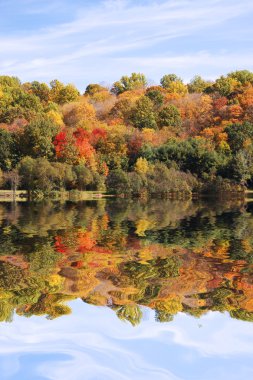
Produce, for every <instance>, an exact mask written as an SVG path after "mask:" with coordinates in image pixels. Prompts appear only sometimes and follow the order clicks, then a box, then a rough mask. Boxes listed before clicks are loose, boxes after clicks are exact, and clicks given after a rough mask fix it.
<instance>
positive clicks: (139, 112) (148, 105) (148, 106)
mask: <svg viewBox="0 0 253 380" xmlns="http://www.w3.org/2000/svg"><path fill="white" fill-rule="evenodd" d="M131 121H132V123H133V125H134V127H136V128H140V129H143V128H153V129H156V128H157V124H156V113H155V112H154V110H153V102H152V101H151V100H150V99H149V98H148V97H146V96H142V97H141V98H140V99H139V100H137V102H136V106H135V107H134V108H133V109H132V115H131Z"/></svg>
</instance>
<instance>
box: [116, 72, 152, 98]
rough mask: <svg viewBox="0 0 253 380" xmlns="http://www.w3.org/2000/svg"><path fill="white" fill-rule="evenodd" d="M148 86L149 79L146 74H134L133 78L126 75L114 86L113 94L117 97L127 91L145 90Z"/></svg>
mask: <svg viewBox="0 0 253 380" xmlns="http://www.w3.org/2000/svg"><path fill="white" fill-rule="evenodd" d="M146 86H147V79H146V77H145V75H144V74H141V73H132V74H131V76H130V77H129V76H127V75H124V76H123V77H121V79H120V80H119V81H118V82H115V83H114V84H113V86H112V90H111V91H112V92H113V93H114V94H116V95H119V94H122V93H123V92H125V91H131V90H138V89H144V88H145V87H146Z"/></svg>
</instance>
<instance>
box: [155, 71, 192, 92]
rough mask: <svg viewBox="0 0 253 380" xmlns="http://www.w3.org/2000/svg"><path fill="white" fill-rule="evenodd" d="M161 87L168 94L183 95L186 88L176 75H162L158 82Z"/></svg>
mask: <svg viewBox="0 0 253 380" xmlns="http://www.w3.org/2000/svg"><path fill="white" fill-rule="evenodd" d="M160 83H161V85H162V87H163V88H164V89H165V90H167V92H169V93H174V94H180V95H185V94H186V93H187V87H186V86H185V85H184V83H183V81H182V79H181V78H179V77H178V76H177V75H176V74H167V75H164V76H163V77H162V79H161V81H160Z"/></svg>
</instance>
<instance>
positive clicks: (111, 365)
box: [0, 300, 253, 380]
mask: <svg viewBox="0 0 253 380" xmlns="http://www.w3.org/2000/svg"><path fill="white" fill-rule="evenodd" d="M70 305H71V307H72V309H73V314H71V315H68V316H64V317H61V318H56V319H54V320H47V319H46V318H45V317H38V316H33V317H31V318H25V317H19V316H18V315H15V316H14V321H13V322H12V323H2V322H1V324H0V329H1V334H0V371H1V372H0V373H1V380H62V379H66V380H83V379H85V380H154V379H156V380H193V379H194V380H200V379H204V380H213V379H215V380H226V379H229V380H240V379H252V378H253V362H252V357H253V329H252V325H251V324H250V323H247V322H242V321H238V320H236V319H232V318H230V317H229V316H228V314H227V313H224V314H222V313H218V312H210V313H208V314H206V315H204V316H202V317H201V318H200V319H195V318H193V317H190V316H187V315H186V314H182V313H179V314H177V315H176V316H175V319H174V321H173V322H169V323H157V322H155V321H154V312H153V311H151V310H149V309H146V308H144V309H143V313H144V320H143V321H142V322H141V324H140V325H138V326H136V327H133V326H131V324H130V323H124V322H123V321H121V320H119V319H118V318H117V316H116V314H115V313H114V312H113V311H112V310H110V309H109V308H106V307H96V306H92V305H88V304H85V303H84V302H82V301H81V300H76V301H74V302H71V303H70Z"/></svg>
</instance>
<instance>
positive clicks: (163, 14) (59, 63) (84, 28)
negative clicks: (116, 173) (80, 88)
mask: <svg viewBox="0 0 253 380" xmlns="http://www.w3.org/2000/svg"><path fill="white" fill-rule="evenodd" d="M57 4H59V2H58V1H57V0H55V1H53V2H52V4H50V3H48V2H46V3H45V5H44V6H43V3H42V2H39V3H38V2H35V5H34V1H32V4H31V5H32V6H30V7H28V5H27V7H25V2H24V10H23V11H24V12H35V13H41V17H42V18H43V12H44V11H45V12H46V11H47V10H48V7H55V8H57V6H58V8H59V5H57ZM67 5H68V6H70V3H69V2H67V1H64V2H63V7H64V6H67ZM40 6H42V7H40ZM72 8H73V9H75V12H74V13H75V15H76V16H75V17H74V19H73V20H70V21H68V22H63V23H61V24H57V25H54V26H53V27H52V26H50V27H47V26H46V22H45V25H44V27H43V28H41V29H39V30H33V31H32V32H28V31H26V30H25V29H24V28H23V29H22V30H21V31H20V30H17V31H16V33H15V31H13V33H12V35H11V36H10V35H6V34H3V33H0V51H1V53H2V62H1V63H0V71H1V72H3V73H6V74H12V75H17V76H20V77H21V79H23V80H32V79H35V78H36V79H43V80H50V79H52V78H54V77H59V78H60V79H61V80H65V81H72V80H73V79H75V80H76V81H77V84H78V85H80V83H81V81H82V82H86V81H89V78H86V71H87V72H90V73H91V72H93V68H94V67H97V66H98V65H99V62H101V63H102V64H101V66H102V67H104V68H105V73H104V76H103V73H101V72H97V73H95V72H94V73H93V74H92V78H91V80H95V79H96V78H95V74H96V75H97V81H101V80H103V79H104V80H106V81H111V80H116V79H118V78H117V77H115V74H116V72H118V70H117V65H120V68H121V69H122V71H121V73H120V75H122V74H124V73H125V72H126V71H129V70H128V64H129V65H130V66H131V67H132V63H133V62H135V65H136V66H138V67H140V69H141V70H142V71H144V70H145V69H147V71H146V74H147V75H148V76H149V77H150V76H151V75H154V76H155V79H157V77H158V76H159V74H158V73H160V74H162V73H161V69H162V67H165V66H166V65H167V64H168V65H175V67H180V68H182V75H183V76H184V75H185V73H186V76H188V74H187V65H188V67H191V68H192V70H194V69H197V68H198V67H199V66H200V65H199V63H201V62H200V60H201V61H202V62H203V67H205V66H206V63H207V61H208V65H209V66H210V68H213V71H214V73H216V71H217V66H218V63H217V62H220V63H222V64H223V67H224V66H226V65H225V62H224V60H225V59H226V57H229V55H230V56H233V57H235V60H234V61H235V62H237V61H239V62H240V60H241V61H246V58H247V52H244V53H243V52H240V54H237V56H236V54H233V52H231V51H230V52H227V53H226V54H221V55H219V52H220V51H221V49H222V48H224V46H220V45H219V36H218V37H217V28H218V30H219V28H220V27H221V26H222V25H223V24H224V23H226V22H227V21H228V20H232V19H234V18H238V17H240V16H242V15H247V14H249V13H250V12H252V11H253V2H252V1H249V0H242V1H241V2H240V3H238V1H235V0H232V1H231V0H230V1H228V0H210V1H203V0H202V1H200V0H193V1H189V0H188V1H187V0H177V1H174V0H167V1H165V0H163V1H146V2H144V1H142V2H140V1H137V2H133V1H127V0H106V1H103V2H99V3H95V4H93V5H92V6H86V7H85V6H84V5H82V6H80V5H79V6H78V7H76V8H75V6H74V5H73V6H72ZM59 9H60V8H59ZM49 10H50V9H49ZM70 17H72V16H70ZM45 20H46V16H45ZM227 27H228V26H227ZM212 30H213V33H214V36H216V37H215V38H216V39H217V48H216V54H214V53H212V54H211V53H208V52H206V53H203V52H199V47H198V44H197V43H196V40H198V37H202V36H203V35H205V33H209V34H210V33H212ZM20 32H21V33H20ZM221 32H222V31H221ZM226 34H228V32H227V31H226ZM190 36H192V42H190V45H189V46H188V45H186V44H183V45H182V42H181V52H180V53H179V50H180V47H179V48H178V47H177V42H179V44H180V41H182V38H188V39H189V38H190ZM247 38H249V37H248V36H247ZM194 41H195V42H194ZM249 42H250V39H249ZM195 43H196V46H195ZM237 43H238V44H239V43H240V40H238V41H237ZM206 49H207V50H208V46H207V47H206ZM186 52H187V53H186ZM217 57H218V59H216V58H217ZM213 58H215V59H213ZM230 63H231V62H230ZM107 65H110V68H111V71H110V70H108V67H107ZM154 65H160V66H159V67H158V66H157V67H155V68H154ZM77 70H78V71H79V76H78V75H77ZM133 70H134V71H138V70H137V69H135V68H133ZM83 76H85V78H84V77H83Z"/></svg>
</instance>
